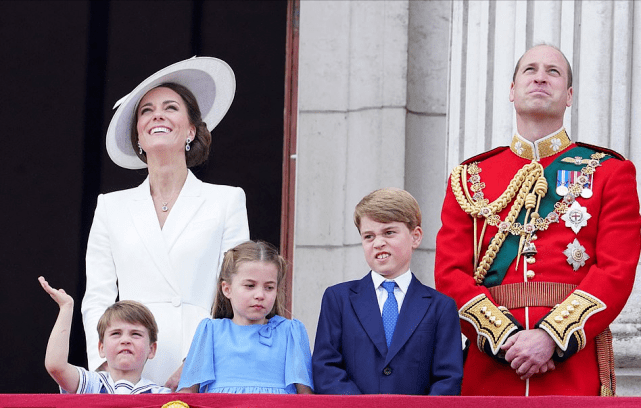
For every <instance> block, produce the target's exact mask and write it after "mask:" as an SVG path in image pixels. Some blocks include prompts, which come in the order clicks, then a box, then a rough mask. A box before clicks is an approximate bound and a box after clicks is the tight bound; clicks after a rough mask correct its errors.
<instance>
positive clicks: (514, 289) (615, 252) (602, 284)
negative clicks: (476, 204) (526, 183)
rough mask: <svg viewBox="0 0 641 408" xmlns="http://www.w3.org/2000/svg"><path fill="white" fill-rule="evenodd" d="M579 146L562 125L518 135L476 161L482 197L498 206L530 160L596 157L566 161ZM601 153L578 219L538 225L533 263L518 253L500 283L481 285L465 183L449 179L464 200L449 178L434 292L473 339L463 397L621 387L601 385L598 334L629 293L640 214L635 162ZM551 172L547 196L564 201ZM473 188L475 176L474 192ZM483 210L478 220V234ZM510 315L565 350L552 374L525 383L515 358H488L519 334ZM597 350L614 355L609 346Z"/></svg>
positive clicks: (490, 234) (640, 244)
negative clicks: (545, 132)
mask: <svg viewBox="0 0 641 408" xmlns="http://www.w3.org/2000/svg"><path fill="white" fill-rule="evenodd" d="M597 149H598V148H597ZM572 150H574V151H576V152H582V153H585V152H586V148H585V147H582V148H577V145H576V144H574V143H572V142H571V141H570V140H569V138H567V135H566V133H565V131H564V130H562V131H561V132H559V133H557V134H555V135H551V136H548V137H546V138H544V139H541V140H539V141H537V142H536V143H531V142H529V141H527V140H525V139H523V138H520V137H519V136H518V135H517V136H515V137H514V139H513V141H512V144H511V146H510V147H509V148H498V149H495V150H493V151H491V152H488V153H485V154H483V155H480V156H477V157H476V158H474V159H472V160H475V161H478V168H480V170H481V171H480V172H479V173H478V175H479V176H480V183H484V185H483V184H480V186H481V188H482V193H483V194H484V196H485V198H486V199H488V200H489V202H490V203H492V202H493V201H494V200H496V199H497V198H498V197H499V196H501V194H503V193H504V192H505V190H506V188H507V187H508V185H509V184H510V181H511V180H512V178H513V177H514V175H515V174H516V173H517V172H518V171H519V170H520V169H522V168H523V167H524V166H525V165H528V164H529V163H532V159H533V158H534V159H538V162H539V163H540V164H541V165H542V167H543V168H547V167H548V166H551V165H552V164H553V162H554V163H556V164H557V165H558V164H559V163H560V169H561V170H564V169H565V168H569V170H571V171H577V170H580V169H581V168H583V167H586V166H587V165H586V164H585V163H586V162H588V160H589V159H590V157H589V156H585V154H584V155H583V156H582V157H579V158H578V159H577V160H579V161H580V162H581V163H582V164H581V165H577V164H573V163H569V161H570V160H569V159H566V160H565V162H560V158H561V157H563V156H564V155H565V156H567V155H569V156H570V157H572V158H573V157H575V156H574V155H573V154H572ZM592 151H594V150H592ZM603 152H604V153H606V154H608V155H607V156H605V157H603V158H602V159H600V160H599V162H600V163H598V165H596V166H594V167H593V170H594V174H593V175H592V177H593V178H592V181H591V186H590V190H591V191H590V192H591V194H585V196H589V198H583V197H581V196H579V197H577V198H576V200H575V201H576V202H577V203H578V204H577V205H578V207H576V206H577V205H575V207H576V208H579V212H576V211H575V214H574V216H575V217H576V218H578V219H579V221H580V222H578V221H576V220H575V219H571V221H570V222H568V223H567V225H568V226H566V221H565V220H564V219H559V220H558V222H551V223H549V224H548V225H547V226H548V228H546V229H542V230H538V231H536V232H535V233H534V234H533V235H534V239H533V240H532V243H534V244H535V247H536V251H537V253H536V255H534V257H533V259H534V262H533V263H528V262H526V260H525V259H524V257H523V256H521V257H520V260H519V265H518V268H517V267H516V262H517V259H518V258H519V257H518V256H514V255H512V256H514V259H513V260H512V261H511V264H509V267H508V268H507V269H505V268H503V273H504V274H505V275H504V277H503V278H502V279H501V277H500V276H499V277H497V276H492V275H493V272H488V274H487V276H486V277H485V280H484V281H483V283H482V284H477V282H476V281H475V279H474V273H475V270H474V242H475V240H474V221H473V218H472V216H471V215H469V214H468V213H466V212H465V211H464V210H463V207H462V205H461V202H462V201H461V197H462V195H461V193H460V192H461V190H462V189H463V188H464V186H463V183H465V181H464V180H465V179H464V178H460V179H458V178H454V177H453V176H451V183H453V182H454V180H457V181H458V182H459V188H457V189H456V190H458V191H459V201H457V198H456V194H455V193H454V191H453V189H452V187H453V186H452V185H451V184H450V186H449V188H448V190H447V193H446V196H445V201H444V203H443V210H442V215H441V218H442V224H443V225H442V228H441V230H440V231H439V233H438V235H437V239H436V265H435V281H436V289H437V290H439V291H441V292H443V293H445V294H446V295H449V296H451V297H452V298H454V300H455V301H456V303H457V305H458V307H459V315H460V316H461V328H462V331H463V334H465V336H466V337H467V338H468V339H469V340H470V342H471V346H470V348H469V352H468V356H467V360H466V362H465V370H464V376H463V386H462V394H463V395H554V394H558V395H600V393H602V392H605V393H607V392H608V391H607V390H608V389H612V390H611V391H614V390H613V388H614V384H613V383H608V384H602V383H607V381H603V378H602V379H601V380H602V381H600V376H599V373H600V372H599V364H598V361H597V345H596V343H597V342H596V341H595V338H596V337H597V335H599V334H600V333H602V332H604V330H606V329H607V328H608V326H609V324H610V323H612V321H613V320H614V319H615V318H616V317H617V315H618V314H619V313H620V312H621V309H622V308H623V306H624V305H625V303H626V301H627V299H628V297H629V295H630V292H631V291H632V286H633V283H634V277H635V272H636V267H637V262H638V260H639V252H640V251H641V234H640V230H641V217H640V215H639V199H638V196H637V190H636V180H635V177H636V172H635V169H634V165H633V164H632V162H630V161H627V160H623V158H622V157H620V156H619V155H617V154H616V153H613V152H608V151H605V150H603ZM528 157H529V158H528ZM597 157H598V156H597ZM583 159H588V160H583ZM472 160H470V161H468V163H469V162H471V161H472ZM577 163H578V162H577ZM592 164H594V163H592ZM550 169H552V167H550ZM455 171H456V170H455ZM546 173H547V172H546ZM555 173H556V172H555ZM459 174H462V173H459ZM564 174H568V173H567V172H565V173H564ZM467 177H470V176H469V174H468V175H467ZM546 177H547V175H546ZM558 177H561V176H560V175H559V176H558ZM547 178H548V190H547V193H545V196H546V198H547V199H553V202H557V201H558V200H561V199H562V197H561V196H559V195H554V194H556V185H555V184H554V183H555V181H554V180H550V177H547ZM552 178H553V179H554V178H557V174H555V175H554V177H552ZM475 181H476V182H477V184H478V183H479V182H478V180H475ZM550 181H551V182H550ZM470 186H471V182H470V181H469V180H468V182H467V188H469V187H470ZM455 187H456V186H455ZM579 190H580V189H579ZM471 194H473V192H472V193H470V195H471ZM550 195H552V196H550ZM513 201H514V199H513V200H511V202H510V203H508V204H507V206H506V207H505V208H503V210H501V211H499V212H498V213H497V215H498V216H499V217H500V221H505V220H506V217H507V216H508V213H509V211H510V209H511V207H512V202H513ZM469 202H472V200H471V199H470V200H469ZM550 202H552V201H550ZM575 207H573V208H575ZM524 208H525V207H524ZM576 208H575V209H576ZM581 211H582V212H581ZM569 212H571V211H567V212H566V213H569ZM586 213H587V214H586ZM547 214H548V213H547V212H544V211H541V214H540V216H541V217H543V218H545V217H546V215H547ZM556 215H560V214H558V213H557V214H556ZM568 215H569V214H568ZM588 215H589V217H588ZM485 216H487V214H485V215H479V216H478V218H477V219H478V221H477V223H478V228H477V230H476V233H477V237H478V236H480V235H481V231H482V227H483V223H484V221H485ZM552 216H554V214H552ZM586 219H587V220H586ZM572 221H576V222H575V223H574V224H573V223H572ZM499 226H500V224H499V225H496V223H495V225H487V226H486V230H485V233H484V236H483V239H482V244H481V250H480V254H479V255H480V257H479V258H482V257H483V256H484V255H485V254H486V252H487V248H488V245H490V241H491V240H492V239H493V238H494V237H495V235H496V234H497V233H498V232H499ZM572 226H574V227H575V228H574V229H573V228H571V227H572ZM503 228H505V227H503ZM575 230H576V231H578V232H575ZM517 238H518V237H517ZM575 240H576V241H575ZM517 242H518V239H517ZM577 242H578V244H577ZM505 246H506V247H507V245H505ZM564 252H565V253H564ZM508 255H509V254H508ZM508 255H505V254H504V253H503V252H499V253H498V254H497V255H496V259H494V263H493V265H495V264H500V262H501V261H502V262H503V263H505V264H506V265H507V264H508V263H509V262H510V259H511V258H509V256H508ZM506 256H507V258H506ZM490 271H491V268H490ZM481 279H482V278H481ZM488 282H489V283H488ZM488 286H493V287H488ZM495 297H496V298H499V299H498V301H497V299H495ZM543 298H545V299H543ZM557 303H560V305H556V304H557ZM555 305H556V306H557V307H555ZM497 306H507V309H505V308H501V309H497ZM508 310H509V312H508ZM510 313H511V314H512V315H513V317H514V318H515V319H516V321H518V324H520V325H521V326H522V327H523V328H525V329H532V328H535V327H540V328H543V329H544V330H546V331H547V332H548V333H549V334H550V335H551V336H552V338H553V339H554V341H555V342H556V343H557V353H558V354H557V355H556V357H557V362H556V363H555V364H556V369H555V370H554V371H551V372H548V373H545V374H537V375H535V376H533V377H531V378H530V379H528V380H521V379H520V378H519V375H517V374H516V372H515V371H514V369H512V368H511V367H510V366H509V364H507V363H505V362H504V361H503V362H501V361H499V359H497V358H494V357H492V356H491V355H490V354H495V355H496V354H500V346H501V345H502V344H504V342H505V340H506V339H507V338H508V337H509V336H510V335H512V334H514V333H516V332H517V331H518V330H519V325H518V324H513V323H512V322H511V321H510V320H509V317H510ZM542 319H543V320H542ZM537 323H538V324H537ZM600 344H604V343H600ZM484 350H485V351H484ZM488 350H489V351H488ZM599 352H600V353H602V354H603V353H605V355H606V357H607V353H606V352H607V350H605V351H604V350H600V351H599ZM605 360H607V358H606V359H605ZM602 368H603V367H602ZM605 372H607V370H606V371H605ZM611 375H612V376H613V375H614V373H613V372H612V373H611ZM601 376H602V377H603V370H602V371H601ZM602 385H604V387H605V391H603V389H602V388H601V386H602Z"/></svg>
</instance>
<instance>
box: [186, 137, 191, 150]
mask: <svg viewBox="0 0 641 408" xmlns="http://www.w3.org/2000/svg"><path fill="white" fill-rule="evenodd" d="M189 143H191V139H190V138H187V143H186V144H185V151H186V152H188V151H190V150H191V146H189Z"/></svg>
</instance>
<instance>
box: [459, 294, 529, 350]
mask: <svg viewBox="0 0 641 408" xmlns="http://www.w3.org/2000/svg"><path fill="white" fill-rule="evenodd" d="M504 312H507V309H505V308H502V307H499V306H496V305H494V303H492V301H491V300H490V299H488V297H487V296H485V295H484V294H481V295H478V296H476V297H475V298H473V299H472V300H470V301H469V302H467V303H466V304H465V305H463V307H461V309H460V310H459V317H460V318H461V319H463V320H466V321H468V322H470V323H471V324H472V325H473V326H474V328H475V329H476V332H477V334H478V338H477V346H478V348H479V350H481V351H483V346H484V343H485V342H486V341H488V342H489V344H490V349H491V350H492V353H493V354H494V355H497V354H498V352H499V348H500V347H501V346H502V345H503V343H505V340H507V338H508V336H509V335H510V333H512V332H513V331H515V330H518V327H516V325H515V324H514V323H512V321H511V320H510V319H509V318H508V317H507V316H506V315H505V314H504Z"/></svg>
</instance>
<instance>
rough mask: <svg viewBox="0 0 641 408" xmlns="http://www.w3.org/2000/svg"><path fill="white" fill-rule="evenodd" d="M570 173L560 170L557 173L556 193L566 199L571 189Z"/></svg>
mask: <svg viewBox="0 0 641 408" xmlns="http://www.w3.org/2000/svg"><path fill="white" fill-rule="evenodd" d="M569 173H570V171H569V170H559V171H557V172H556V193H557V194H558V195H559V196H560V197H565V195H566V194H567V193H568V191H569V190H568V187H570V174H569Z"/></svg>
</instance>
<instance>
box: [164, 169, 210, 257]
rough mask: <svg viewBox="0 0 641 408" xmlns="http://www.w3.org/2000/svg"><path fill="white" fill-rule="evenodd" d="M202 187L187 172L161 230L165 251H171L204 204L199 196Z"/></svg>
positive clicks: (200, 183)
mask: <svg viewBox="0 0 641 408" xmlns="http://www.w3.org/2000/svg"><path fill="white" fill-rule="evenodd" d="M202 185H203V182H202V181H200V180H198V179H197V178H196V176H194V174H193V173H192V172H191V170H189V172H188V173H187V179H186V180H185V184H184V185H183V188H182V189H181V190H180V194H179V195H178V198H177V199H176V203H175V204H174V206H173V207H172V209H171V212H170V213H169V216H168V217H167V220H166V221H165V225H164V227H163V229H162V235H163V237H164V240H165V243H166V246H167V251H171V249H172V248H173V246H174V244H175V243H176V241H177V240H178V238H179V237H180V235H181V234H182V232H183V231H184V230H185V228H186V227H187V225H189V223H190V222H191V220H192V218H193V217H194V215H195V214H196V213H197V212H198V209H199V208H200V207H201V206H202V205H203V203H204V202H205V199H204V198H203V197H202V196H201V190H202Z"/></svg>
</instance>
